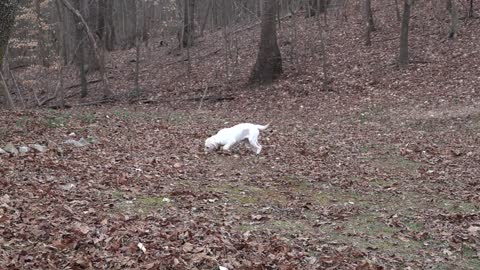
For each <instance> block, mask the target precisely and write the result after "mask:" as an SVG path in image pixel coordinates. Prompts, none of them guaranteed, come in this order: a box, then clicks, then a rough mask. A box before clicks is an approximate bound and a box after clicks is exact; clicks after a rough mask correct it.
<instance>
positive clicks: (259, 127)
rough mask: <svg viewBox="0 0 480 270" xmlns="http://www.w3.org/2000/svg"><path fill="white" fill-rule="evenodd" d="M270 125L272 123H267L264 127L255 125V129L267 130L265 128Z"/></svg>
mask: <svg viewBox="0 0 480 270" xmlns="http://www.w3.org/2000/svg"><path fill="white" fill-rule="evenodd" d="M271 123H272V121H270V122H268V124H266V125H265V126H262V125H257V128H258V129H259V130H265V129H267V128H268V127H269V126H270V124H271Z"/></svg>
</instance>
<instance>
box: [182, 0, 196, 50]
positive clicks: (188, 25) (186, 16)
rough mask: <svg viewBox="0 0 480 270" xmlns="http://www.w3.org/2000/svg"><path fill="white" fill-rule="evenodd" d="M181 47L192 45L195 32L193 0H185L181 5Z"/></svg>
mask: <svg viewBox="0 0 480 270" xmlns="http://www.w3.org/2000/svg"><path fill="white" fill-rule="evenodd" d="M183 11H184V12H183V35H182V46H183V48H187V47H191V46H193V38H194V32H195V23H194V20H195V0H185V1H184V5H183Z"/></svg>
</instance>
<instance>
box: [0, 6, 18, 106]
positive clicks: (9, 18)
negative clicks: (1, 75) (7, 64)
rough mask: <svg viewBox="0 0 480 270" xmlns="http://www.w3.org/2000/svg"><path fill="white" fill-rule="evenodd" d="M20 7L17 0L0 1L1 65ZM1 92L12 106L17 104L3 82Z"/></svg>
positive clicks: (0, 83) (0, 64) (0, 84)
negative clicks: (16, 12) (17, 10)
mask: <svg viewBox="0 0 480 270" xmlns="http://www.w3.org/2000/svg"><path fill="white" fill-rule="evenodd" d="M17 7H18V1H17V0H3V1H0V67H1V66H2V65H3V56H4V55H5V51H6V49H7V46H8V40H9V39H10V34H11V32H12V29H13V25H14V24H15V11H16V9H17ZM0 93H1V94H3V95H5V97H6V98H7V101H8V105H9V106H10V108H12V109H13V108H14V107H15V105H14V104H13V101H12V99H11V97H10V93H9V92H8V89H7V88H6V86H5V85H4V84H2V82H0Z"/></svg>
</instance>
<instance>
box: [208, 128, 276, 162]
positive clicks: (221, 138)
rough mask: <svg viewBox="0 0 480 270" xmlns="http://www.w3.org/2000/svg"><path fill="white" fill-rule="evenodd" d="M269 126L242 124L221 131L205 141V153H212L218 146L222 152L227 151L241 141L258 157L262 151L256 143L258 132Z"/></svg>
mask: <svg viewBox="0 0 480 270" xmlns="http://www.w3.org/2000/svg"><path fill="white" fill-rule="evenodd" d="M269 125H270V124H267V125H265V126H262V125H255V124H250V123H242V124H238V125H235V126H233V127H230V128H224V129H221V130H220V131H219V132H218V133H217V134H215V135H213V136H212V137H210V138H208V139H206V140H205V152H212V151H214V150H217V149H218V148H219V147H220V146H222V149H223V150H225V151H228V150H229V149H230V148H231V147H232V146H234V145H236V144H238V143H240V142H241V141H244V140H248V143H249V144H250V148H251V149H252V150H253V151H255V153H256V154H257V155H258V154H260V151H262V146H261V145H260V144H259V143H258V136H259V135H260V130H264V129H266V128H268V126H269Z"/></svg>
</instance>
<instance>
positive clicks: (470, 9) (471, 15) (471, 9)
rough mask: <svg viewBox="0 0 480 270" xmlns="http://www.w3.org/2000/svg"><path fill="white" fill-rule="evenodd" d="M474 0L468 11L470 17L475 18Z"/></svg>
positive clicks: (471, 1)
mask: <svg viewBox="0 0 480 270" xmlns="http://www.w3.org/2000/svg"><path fill="white" fill-rule="evenodd" d="M473 16H474V14H473V0H470V8H469V9H468V17H469V18H473Z"/></svg>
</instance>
